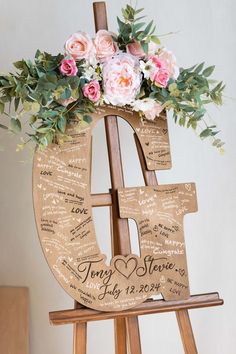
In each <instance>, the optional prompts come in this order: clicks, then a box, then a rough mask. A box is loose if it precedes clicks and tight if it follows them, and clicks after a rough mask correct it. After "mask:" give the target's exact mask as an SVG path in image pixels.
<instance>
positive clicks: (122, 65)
mask: <svg viewBox="0 0 236 354" xmlns="http://www.w3.org/2000/svg"><path fill="white" fill-rule="evenodd" d="M102 77H103V90H104V100H105V102H106V103H111V104H113V105H118V106H125V105H126V104H131V102H132V101H133V100H134V99H135V97H136V96H137V94H138V92H139V91H140V84H141V72H140V67H139V62H138V60H137V58H135V57H134V56H132V55H130V54H128V53H120V54H117V55H116V56H114V57H113V58H111V59H110V60H109V61H107V62H105V63H104V64H103V67H102Z"/></svg>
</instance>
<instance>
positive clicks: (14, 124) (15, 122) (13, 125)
mask: <svg viewBox="0 0 236 354" xmlns="http://www.w3.org/2000/svg"><path fill="white" fill-rule="evenodd" d="M10 129H11V130H12V131H13V132H14V133H20V132H21V122H20V121H19V119H15V118H11V121H10Z"/></svg>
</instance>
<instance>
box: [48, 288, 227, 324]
mask: <svg viewBox="0 0 236 354" xmlns="http://www.w3.org/2000/svg"><path fill="white" fill-rule="evenodd" d="M223 303H224V302H223V300H222V299H220V297H219V294H218V293H209V294H201V295H192V296H191V297H190V298H189V299H188V300H179V301H176V300H175V301H164V300H148V301H146V302H144V303H143V304H140V305H138V306H136V307H134V308H132V309H129V310H125V311H120V312H117V311H114V312H101V311H96V310H92V309H88V308H86V307H83V308H81V309H80V310H74V309H71V310H64V311H54V312H50V314H49V317H50V322H51V324H53V325H62V324H70V323H77V322H78V323H82V322H90V321H99V320H109V319H113V318H122V317H130V316H141V315H142V316H143V315H148V314H155V313H162V312H173V311H179V310H187V309H188V310H190V309H198V308H205V307H214V306H221V305H223Z"/></svg>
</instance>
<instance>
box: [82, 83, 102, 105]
mask: <svg viewBox="0 0 236 354" xmlns="http://www.w3.org/2000/svg"><path fill="white" fill-rule="evenodd" d="M83 94H84V96H85V97H87V98H88V99H89V100H90V101H92V102H97V101H98V100H99V99H100V97H101V92H100V85H99V82H98V81H97V80H92V81H90V82H89V83H88V84H85V85H84V86H83Z"/></svg>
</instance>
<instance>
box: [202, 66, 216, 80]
mask: <svg viewBox="0 0 236 354" xmlns="http://www.w3.org/2000/svg"><path fill="white" fill-rule="evenodd" d="M214 70H215V65H213V66H209V68H206V69H205V70H203V72H202V75H203V76H205V77H208V76H210V75H211V74H212V73H213V71H214Z"/></svg>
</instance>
